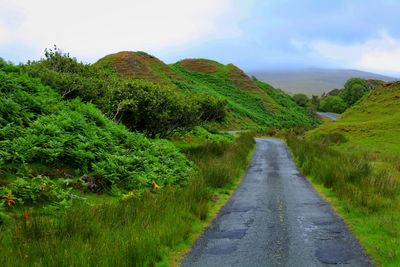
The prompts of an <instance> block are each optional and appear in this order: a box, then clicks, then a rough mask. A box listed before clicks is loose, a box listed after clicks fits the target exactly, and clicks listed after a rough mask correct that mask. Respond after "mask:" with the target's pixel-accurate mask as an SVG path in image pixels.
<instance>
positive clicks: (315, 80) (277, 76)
mask: <svg viewBox="0 0 400 267" xmlns="http://www.w3.org/2000/svg"><path fill="white" fill-rule="evenodd" d="M249 75H254V76H256V77H257V78H258V79H260V80H261V81H264V82H267V83H269V84H271V85H273V86H274V87H277V88H282V89H284V90H285V91H286V92H288V93H290V94H296V93H305V94H307V95H309V96H311V95H318V96H319V95H321V94H322V93H324V92H325V93H327V92H329V91H331V90H332V89H335V88H338V89H340V88H343V85H344V84H345V82H346V81H347V80H348V79H349V78H352V77H359V78H364V79H377V80H383V81H386V82H388V81H394V80H396V78H393V77H388V76H384V75H379V74H375V73H370V72H364V71H358V70H341V69H338V70H335V69H332V70H330V69H304V70H271V71H252V72H249Z"/></svg>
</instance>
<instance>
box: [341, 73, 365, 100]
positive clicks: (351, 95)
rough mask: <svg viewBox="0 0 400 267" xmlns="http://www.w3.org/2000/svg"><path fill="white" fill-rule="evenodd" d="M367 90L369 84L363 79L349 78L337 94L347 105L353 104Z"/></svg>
mask: <svg viewBox="0 0 400 267" xmlns="http://www.w3.org/2000/svg"><path fill="white" fill-rule="evenodd" d="M368 92H369V85H368V83H367V81H366V80H365V79H362V78H350V79H348V80H347V82H346V83H345V84H344V88H343V90H342V91H341V92H340V94H339V96H340V97H341V98H342V99H343V100H344V102H346V104H347V105H348V106H351V105H353V104H355V103H356V102H357V101H358V100H360V99H361V98H362V97H363V96H364V95H365V94H366V93H368Z"/></svg>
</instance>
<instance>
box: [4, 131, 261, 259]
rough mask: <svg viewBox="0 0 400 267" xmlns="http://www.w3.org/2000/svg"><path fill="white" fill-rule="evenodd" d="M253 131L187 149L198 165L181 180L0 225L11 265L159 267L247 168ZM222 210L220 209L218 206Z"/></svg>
mask: <svg viewBox="0 0 400 267" xmlns="http://www.w3.org/2000/svg"><path fill="white" fill-rule="evenodd" d="M253 147H254V141H253V138H252V137H251V136H250V135H243V136H241V137H239V138H238V139H237V140H236V142H234V143H207V144H205V145H202V146H199V147H195V148H190V149H188V150H187V151H186V152H187V155H188V157H189V158H190V159H192V160H193V161H194V162H195V163H196V164H197V165H198V166H199V170H198V172H197V174H196V175H194V176H193V177H192V178H191V179H190V180H189V182H188V184H187V185H185V186H181V187H168V186H167V187H164V188H162V189H159V190H156V191H154V192H145V193H144V194H143V195H142V196H138V197H136V196H135V195H134V194H132V195H131V197H130V198H128V199H126V200H125V201H121V202H119V203H116V204H115V203H114V204H101V205H88V204H84V203H81V204H78V205H76V206H74V207H72V208H71V209H69V210H67V211H65V212H64V213H61V214H57V215H54V214H52V215H46V214H25V216H22V217H19V218H18V217H15V218H13V219H11V220H9V221H8V222H7V223H6V224H3V225H2V226H0V246H1V250H0V261H1V262H2V264H3V265H5V266H152V265H154V264H155V263H157V262H163V261H165V259H166V258H168V257H169V256H171V251H173V250H174V249H176V248H179V247H182V243H185V242H187V240H190V238H191V236H192V235H193V232H199V230H200V229H201V227H199V225H200V226H201V225H202V223H203V222H204V221H206V220H207V219H208V218H209V215H210V212H213V208H212V205H213V203H214V202H215V199H214V198H213V195H214V194H215V193H216V192H223V191H224V190H225V191H226V190H228V191H229V190H230V189H231V188H232V185H233V184H235V181H237V179H238V177H239V176H240V175H241V174H242V172H243V170H244V169H246V167H247V162H248V155H249V153H250V151H251V150H252V148H253ZM214 213H215V211H214Z"/></svg>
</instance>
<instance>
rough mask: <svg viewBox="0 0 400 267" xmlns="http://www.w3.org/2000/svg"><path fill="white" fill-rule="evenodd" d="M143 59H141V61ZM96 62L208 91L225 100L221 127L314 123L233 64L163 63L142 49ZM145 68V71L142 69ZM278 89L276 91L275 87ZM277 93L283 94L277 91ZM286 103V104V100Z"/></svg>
mask: <svg viewBox="0 0 400 267" xmlns="http://www.w3.org/2000/svg"><path fill="white" fill-rule="evenodd" d="M142 61H143V62H142ZM95 65H97V66H102V67H106V68H112V69H114V70H115V71H117V72H118V73H119V74H120V75H121V76H123V77H125V78H133V79H145V80H148V81H151V82H154V83H159V84H162V85H169V86H171V87H173V88H175V89H179V90H182V91H184V92H192V93H197V94H204V93H207V94H209V95H211V96H214V97H217V98H222V99H226V100H227V101H228V109H229V111H230V112H229V114H228V120H227V122H226V123H225V124H222V125H221V124H219V125H216V126H217V127H219V128H222V129H233V128H235V129H237V128H242V129H247V128H257V127H281V126H289V127H290V126H300V125H313V124H317V123H318V120H317V119H316V118H315V117H314V116H312V115H310V114H309V113H308V112H307V111H306V110H305V109H304V108H301V107H298V106H297V105H296V104H295V103H294V102H293V101H292V100H291V98H290V97H289V96H286V98H285V99H286V100H285V101H286V102H285V104H284V105H282V103H279V101H277V100H276V99H274V97H275V98H276V95H275V94H273V95H270V91H265V90H264V89H262V88H261V87H263V86H266V87H270V86H269V85H267V84H265V85H264V83H262V82H260V81H257V82H258V84H256V82H255V81H253V80H252V79H251V78H250V77H248V76H247V75H246V74H245V73H244V72H243V71H242V70H240V69H239V68H237V67H236V66H235V65H233V64H229V65H223V64H220V63H218V62H215V61H212V60H206V59H185V60H182V61H179V62H177V63H175V64H171V65H166V64H164V63H163V62H161V61H160V60H158V59H156V58H155V57H152V56H150V55H147V54H145V53H143V52H120V53H117V54H113V55H109V56H106V57H104V58H102V59H100V60H99V61H98V62H97V63H96V64H95ZM144 70H146V71H144ZM277 92H278V91H277ZM279 94H280V95H285V94H284V93H283V92H281V91H280V92H279ZM288 103H289V104H288Z"/></svg>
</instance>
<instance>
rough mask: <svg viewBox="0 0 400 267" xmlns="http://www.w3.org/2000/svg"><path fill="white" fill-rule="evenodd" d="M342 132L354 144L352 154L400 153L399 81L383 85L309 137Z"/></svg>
mask: <svg viewBox="0 0 400 267" xmlns="http://www.w3.org/2000/svg"><path fill="white" fill-rule="evenodd" d="M335 132H340V133H341V134H343V135H344V136H345V137H346V138H347V139H348V140H349V141H350V142H351V144H352V146H351V147H348V145H346V143H345V144H343V145H342V146H343V147H346V148H347V149H348V150H349V151H350V150H352V149H357V150H359V149H362V150H363V152H366V153H381V154H387V153H400V143H399V142H398V140H400V82H392V83H383V84H382V85H381V86H378V87H376V88H375V90H374V91H372V92H371V93H370V94H369V95H368V96H366V97H364V98H363V99H362V100H361V101H360V103H358V104H357V105H355V106H353V107H351V108H349V109H348V110H347V111H346V112H345V113H343V115H342V116H341V118H340V119H338V120H336V121H332V122H329V123H327V124H325V125H323V126H322V127H320V128H318V129H315V130H313V131H310V132H309V133H308V136H309V137H310V138H311V137H315V136H318V135H324V134H332V133H335Z"/></svg>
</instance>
